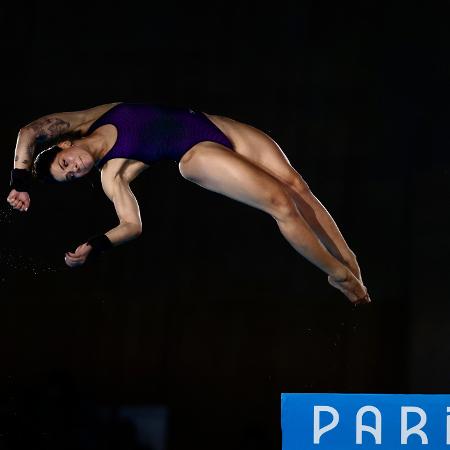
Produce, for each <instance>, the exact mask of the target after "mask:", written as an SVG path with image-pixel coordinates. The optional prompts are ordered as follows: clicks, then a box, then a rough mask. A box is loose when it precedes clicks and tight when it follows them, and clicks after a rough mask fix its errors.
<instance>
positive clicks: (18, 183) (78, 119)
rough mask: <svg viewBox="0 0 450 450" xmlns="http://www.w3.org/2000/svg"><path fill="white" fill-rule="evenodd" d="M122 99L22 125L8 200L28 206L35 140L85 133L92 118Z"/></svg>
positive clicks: (96, 117) (21, 209) (57, 114)
mask: <svg viewBox="0 0 450 450" xmlns="http://www.w3.org/2000/svg"><path fill="white" fill-rule="evenodd" d="M119 103H120V102H115V103H107V104H104V105H100V106H96V107H93V108H89V109H85V110H82V111H72V112H59V113H55V114H48V115H46V116H43V117H40V118H39V119H36V120H34V121H33V122H31V123H29V124H27V125H25V126H24V127H22V128H21V129H20V131H19V134H18V136H17V142H16V148H15V153H14V168H13V170H12V171H11V183H10V184H11V192H10V194H9V195H8V198H7V201H8V203H9V204H10V205H11V206H13V208H14V209H18V210H19V211H26V210H27V209H28V206H29V204H30V196H29V185H30V182H31V167H32V164H33V156H34V151H35V146H36V142H45V141H49V140H51V139H54V138H55V137H58V136H61V135H63V134H65V133H69V132H76V131H80V132H81V133H82V134H84V133H86V132H87V130H88V128H89V126H90V125H91V124H92V122H93V121H95V120H97V119H98V118H99V117H100V116H101V115H103V114H104V113H105V112H106V111H108V110H109V109H111V108H112V107H113V106H115V105H117V104H119Z"/></svg>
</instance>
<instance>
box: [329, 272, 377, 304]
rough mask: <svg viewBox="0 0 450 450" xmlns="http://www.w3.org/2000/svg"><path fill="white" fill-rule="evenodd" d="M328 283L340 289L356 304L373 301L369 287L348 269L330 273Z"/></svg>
mask: <svg viewBox="0 0 450 450" xmlns="http://www.w3.org/2000/svg"><path fill="white" fill-rule="evenodd" d="M328 283H330V284H331V286H333V287H335V288H336V289H339V290H340V291H341V292H342V293H343V294H344V295H345V296H346V297H347V298H348V299H349V300H350V301H351V302H352V303H353V304H355V305H358V304H361V303H370V302H371V300H370V297H369V294H368V293H367V288H366V287H365V286H364V285H363V284H362V283H361V282H360V281H359V280H358V279H357V278H356V277H355V276H354V275H353V274H352V273H351V272H350V270H348V269H347V270H342V272H338V273H336V274H334V275H329V276H328Z"/></svg>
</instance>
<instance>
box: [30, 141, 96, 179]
mask: <svg viewBox="0 0 450 450" xmlns="http://www.w3.org/2000/svg"><path fill="white" fill-rule="evenodd" d="M94 164H95V161H94V158H93V157H92V155H91V154H90V153H89V152H88V151H87V150H86V149H85V148H84V146H80V145H78V142H77V141H74V142H72V141H69V140H67V141H62V142H59V143H58V145H54V146H52V147H50V148H48V149H46V150H44V151H42V152H41V153H39V155H38V156H37V157H36V159H35V160H34V163H33V175H34V176H35V177H36V178H37V179H39V180H42V181H47V182H53V183H54V182H65V181H73V180H76V179H78V178H81V177H83V176H85V175H86V174H87V173H89V171H90V170H91V169H92V168H93V167H94Z"/></svg>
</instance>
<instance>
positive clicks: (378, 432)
mask: <svg viewBox="0 0 450 450" xmlns="http://www.w3.org/2000/svg"><path fill="white" fill-rule="evenodd" d="M281 428H282V439H283V450H356V449H358V450H366V449H367V450H369V449H377V450H397V449H398V450H413V449H422V450H424V449H426V450H443V449H446V448H448V449H449V450H450V395H399V394H282V395H281Z"/></svg>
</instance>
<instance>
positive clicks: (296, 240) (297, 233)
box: [179, 142, 366, 302]
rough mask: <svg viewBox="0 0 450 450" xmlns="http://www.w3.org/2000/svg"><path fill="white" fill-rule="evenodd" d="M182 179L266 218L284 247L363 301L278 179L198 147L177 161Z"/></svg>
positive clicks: (218, 148) (360, 289) (212, 147)
mask: <svg viewBox="0 0 450 450" xmlns="http://www.w3.org/2000/svg"><path fill="white" fill-rule="evenodd" d="M179 168H180V172H181V174H182V176H183V177H184V178H186V179H188V180H189V181H192V182H194V183H196V184H198V185H200V186H202V187H204V188H206V189H209V190H211V191H214V192H218V193H220V194H223V195H226V196H227V197H230V198H232V199H235V200H238V201H240V202H243V203H245V204H248V205H250V206H253V207H255V208H258V209H260V210H262V211H265V212H267V213H268V214H270V215H271V216H272V217H273V218H274V219H275V220H276V222H277V224H278V227H279V229H280V231H281V233H282V234H283V236H284V237H285V238H286V239H287V241H288V242H289V243H290V244H291V245H292V247H294V249H295V250H297V251H298V252H299V253H300V254H301V255H303V256H304V257H305V258H306V259H308V260H309V261H310V262H312V263H313V264H315V265H316V266H317V267H319V268H320V269H321V270H323V271H324V272H325V273H327V274H328V275H329V276H331V277H332V279H333V280H336V282H337V283H339V284H338V285H334V287H336V288H337V289H339V290H341V291H342V292H343V293H344V294H345V295H346V296H347V297H348V298H349V299H350V300H351V301H352V302H358V301H360V300H362V299H363V298H364V297H365V295H366V289H365V288H364V286H363V285H362V284H361V283H360V282H359V281H358V280H357V279H356V278H355V277H354V276H353V274H352V273H351V272H350V270H349V269H348V268H347V267H346V266H345V265H343V264H342V263H341V262H340V261H338V260H337V259H336V258H335V257H334V256H333V255H332V254H331V253H329V252H328V251H327V250H326V248H325V247H324V246H323V244H322V243H321V241H320V240H319V239H318V237H317V236H316V235H315V234H314V232H313V231H312V230H311V228H310V226H309V225H308V223H307V222H306V221H305V220H304V218H303V217H302V215H301V214H300V212H299V210H298V209H297V207H296V205H295V202H294V200H293V199H292V197H291V195H290V194H289V190H288V189H286V186H285V185H284V184H283V183H281V182H280V181H279V180H278V179H277V178H276V177H274V176H272V175H271V174H269V173H268V172H266V171H264V170H263V169H262V168H260V167H258V166H257V165H255V164H253V163H252V162H250V161H249V160H248V159H247V158H245V157H244V156H242V155H240V154H238V153H236V152H233V151H230V150H229V149H227V148H226V147H223V146H222V145H220V144H216V143H213V142H202V143H200V144H197V145H196V146H194V147H193V148H192V149H191V150H189V151H188V152H187V153H186V154H185V155H184V156H183V158H182V159H181V161H180V165H179Z"/></svg>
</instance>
